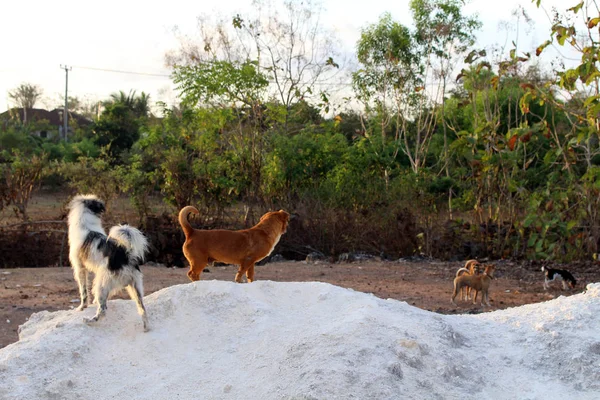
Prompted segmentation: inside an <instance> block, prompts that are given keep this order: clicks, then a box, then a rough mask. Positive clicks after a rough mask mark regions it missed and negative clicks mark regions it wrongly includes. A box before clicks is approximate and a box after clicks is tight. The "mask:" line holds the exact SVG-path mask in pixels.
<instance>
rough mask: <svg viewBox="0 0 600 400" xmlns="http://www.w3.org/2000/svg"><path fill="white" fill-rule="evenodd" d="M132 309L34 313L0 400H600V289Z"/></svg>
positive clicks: (237, 299)
mask: <svg viewBox="0 0 600 400" xmlns="http://www.w3.org/2000/svg"><path fill="white" fill-rule="evenodd" d="M145 302H146V305H147V308H148V312H149V315H150V322H151V326H152V330H151V331H150V332H148V333H144V332H142V327H141V320H140V318H139V316H138V315H137V313H136V309H135V305H134V303H133V302H132V301H129V300H113V301H110V302H109V309H108V314H107V317H106V318H105V319H104V320H101V321H100V322H99V323H98V324H97V325H95V326H88V325H86V324H84V323H83V322H82V317H83V316H91V315H93V313H94V312H95V306H93V307H91V308H88V309H87V310H85V311H83V312H77V311H73V310H70V311H57V312H40V313H36V314H33V315H32V316H31V318H30V319H29V321H28V322H27V323H25V324H24V325H23V326H22V327H21V331H20V340H19V341H18V342H17V343H14V344H11V345H9V346H7V347H5V348H3V349H1V350H0V398H1V399H6V400H8V399H100V400H101V399H118V398H127V399H140V400H142V399H261V400H265V399H398V398H406V399H436V398H437V399H461V400H465V399H520V400H521V399H561V400H564V399H598V398H600V318H599V316H600V284H590V285H588V288H587V291H586V292H585V293H582V294H577V295H573V296H570V297H559V298H558V299H555V300H551V301H548V302H545V303H539V304H532V305H527V306H522V307H517V308H512V309H506V310H502V311H495V312H491V313H485V314H479V315H440V314H436V313H432V312H428V311H424V310H421V309H418V308H416V307H413V306H410V305H408V304H407V303H405V302H400V301H396V300H382V299H379V298H377V297H375V296H373V295H368V294H364V293H361V292H355V291H353V290H349V289H343V288H340V287H337V286H333V285H330V284H326V283H279V282H271V281H257V282H254V283H252V284H241V285H240V284H234V283H230V282H223V281H200V282H195V283H189V284H183V285H177V286H172V287H169V288H166V289H163V290H160V291H158V292H155V293H153V294H152V295H150V296H147V297H146V299H145Z"/></svg>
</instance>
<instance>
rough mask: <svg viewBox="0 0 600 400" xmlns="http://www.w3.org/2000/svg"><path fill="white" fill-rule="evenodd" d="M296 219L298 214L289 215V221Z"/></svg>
mask: <svg viewBox="0 0 600 400" xmlns="http://www.w3.org/2000/svg"><path fill="white" fill-rule="evenodd" d="M296 218H298V214H296V213H290V220H292V219H296Z"/></svg>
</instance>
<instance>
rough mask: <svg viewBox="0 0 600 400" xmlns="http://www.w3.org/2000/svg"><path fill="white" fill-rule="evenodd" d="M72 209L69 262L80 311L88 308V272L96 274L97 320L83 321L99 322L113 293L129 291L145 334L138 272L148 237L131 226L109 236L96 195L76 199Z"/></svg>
mask: <svg viewBox="0 0 600 400" xmlns="http://www.w3.org/2000/svg"><path fill="white" fill-rule="evenodd" d="M69 209H70V211H69V260H71V266H72V267H73V274H74V275H75V280H76V281H77V283H78V284H79V293H80V295H81V304H80V305H79V307H77V310H80V311H81V310H83V309H84V308H86V307H87V305H88V290H87V281H88V279H87V275H88V271H89V272H93V273H94V275H95V277H94V283H93V293H94V299H95V302H97V303H98V310H97V312H96V315H95V316H94V317H92V318H84V321H85V322H87V323H91V322H95V321H98V319H100V317H102V316H104V314H105V312H106V302H107V300H108V297H109V295H110V294H111V292H113V291H115V290H120V289H123V288H126V289H127V292H128V293H129V296H130V297H131V298H132V299H133V300H135V302H136V304H137V308H138V312H139V314H140V315H141V316H142V322H143V324H144V331H148V329H149V328H148V317H147V316H146V309H145V308H144V303H143V302H142V299H143V297H144V285H143V279H142V272H141V271H140V269H139V264H140V263H142V262H143V260H144V255H145V253H146V251H147V249H148V241H147V240H146V237H145V236H144V235H143V234H142V233H141V232H140V231H139V230H137V229H136V228H133V227H131V226H129V225H117V226H113V227H112V228H111V229H110V231H109V234H108V236H107V235H106V233H105V232H104V229H103V228H102V220H101V215H102V213H103V212H104V210H105V207H104V203H103V202H102V200H100V199H99V198H97V197H96V196H94V195H78V196H75V198H73V200H71V203H70V204H69Z"/></svg>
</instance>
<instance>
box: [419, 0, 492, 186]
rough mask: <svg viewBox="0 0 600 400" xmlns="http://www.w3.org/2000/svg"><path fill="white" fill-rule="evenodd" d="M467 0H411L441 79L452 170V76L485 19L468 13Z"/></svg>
mask: <svg viewBox="0 0 600 400" xmlns="http://www.w3.org/2000/svg"><path fill="white" fill-rule="evenodd" d="M465 3H466V1H465V0H411V2H410V9H411V12H412V15H413V18H414V20H415V27H416V32H415V40H416V41H417V43H418V44H419V45H420V47H421V48H422V49H423V53H424V54H425V55H426V56H427V58H428V65H431V66H432V69H433V71H432V73H433V77H434V78H435V79H436V80H437V79H439V80H440V83H439V84H438V85H437V86H438V87H439V94H440V96H438V97H439V100H440V101H441V110H440V111H441V121H442V124H441V125H442V130H443V134H444V153H443V156H444V169H445V172H446V176H449V175H450V173H449V171H448V130H447V126H446V123H445V104H446V90H447V85H448V79H449V78H451V75H452V73H453V71H454V69H455V68H456V65H457V63H458V61H459V60H461V59H462V58H463V57H464V55H465V54H466V52H467V51H468V50H469V48H470V47H472V46H473V44H474V43H475V36H474V33H475V31H476V30H478V29H479V28H480V27H481V22H480V21H478V20H477V18H476V17H473V16H465V15H463V13H462V9H463V7H464V5H465Z"/></svg>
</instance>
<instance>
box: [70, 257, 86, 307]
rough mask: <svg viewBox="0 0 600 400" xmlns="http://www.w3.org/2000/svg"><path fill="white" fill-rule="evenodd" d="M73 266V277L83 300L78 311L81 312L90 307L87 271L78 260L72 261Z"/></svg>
mask: <svg viewBox="0 0 600 400" xmlns="http://www.w3.org/2000/svg"><path fill="white" fill-rule="evenodd" d="M71 265H73V275H74V277H75V280H76V281H77V285H78V286H79V297H80V299H81V303H80V304H79V307H77V308H76V310H77V311H81V310H83V309H84V308H86V307H87V306H88V287H87V270H86V269H85V267H84V266H83V265H81V263H80V262H79V261H78V260H73V259H71Z"/></svg>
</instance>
